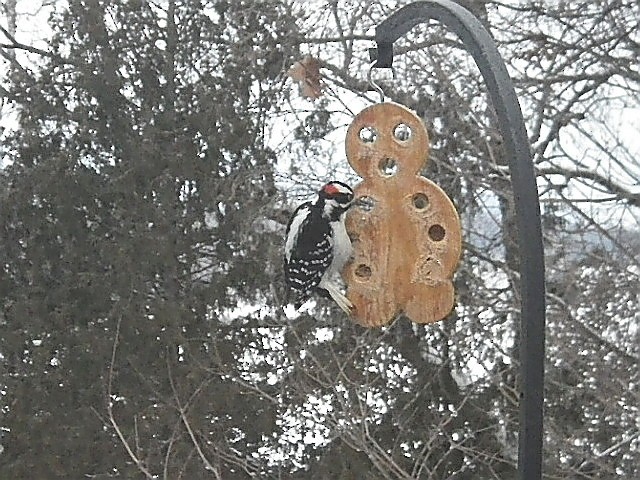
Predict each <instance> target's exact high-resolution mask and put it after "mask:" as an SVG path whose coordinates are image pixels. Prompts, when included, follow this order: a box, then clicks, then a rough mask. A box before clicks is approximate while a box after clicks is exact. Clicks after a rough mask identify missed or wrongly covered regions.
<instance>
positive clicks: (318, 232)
mask: <svg viewBox="0 0 640 480" xmlns="http://www.w3.org/2000/svg"><path fill="white" fill-rule="evenodd" d="M352 202H353V190H351V188H350V187H349V186H348V185H346V184H344V183H342V182H335V181H334V182H329V183H327V184H326V185H325V186H324V187H322V188H321V189H320V191H319V192H318V196H317V198H316V199H315V200H314V201H312V202H307V203H303V204H302V205H300V206H299V207H298V208H297V209H296V211H295V212H294V213H293V216H292V217H291V219H290V220H289V225H287V236H286V243H285V253H284V273H285V279H286V282H287V285H288V286H289V287H290V288H291V289H292V290H294V291H295V292H296V295H297V299H296V300H297V303H302V302H303V301H305V300H307V299H308V298H309V297H310V296H311V295H312V294H313V293H314V292H317V293H320V294H321V295H325V296H326V295H329V296H331V298H333V299H334V301H335V302H336V303H337V304H338V306H339V307H340V308H342V309H343V310H344V311H345V312H347V313H349V312H350V310H351V308H352V305H351V302H350V301H349V300H348V299H347V298H346V297H345V296H344V295H343V294H342V293H341V292H340V290H339V287H338V285H339V280H338V278H337V277H338V276H339V274H340V271H341V270H342V267H343V266H344V264H345V263H346V262H347V260H348V259H349V257H350V256H351V241H350V240H349V236H348V235H347V231H346V228H345V226H344V217H345V214H346V212H347V210H348V209H349V207H350V206H351V204H352Z"/></svg>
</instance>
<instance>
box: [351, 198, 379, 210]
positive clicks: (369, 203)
mask: <svg viewBox="0 0 640 480" xmlns="http://www.w3.org/2000/svg"><path fill="white" fill-rule="evenodd" d="M355 204H356V206H357V207H358V208H359V209H360V210H363V211H365V212H370V211H371V210H373V208H374V207H375V206H376V201H375V200H374V199H373V198H372V197H367V196H364V197H360V198H358V199H357V200H356V202H355Z"/></svg>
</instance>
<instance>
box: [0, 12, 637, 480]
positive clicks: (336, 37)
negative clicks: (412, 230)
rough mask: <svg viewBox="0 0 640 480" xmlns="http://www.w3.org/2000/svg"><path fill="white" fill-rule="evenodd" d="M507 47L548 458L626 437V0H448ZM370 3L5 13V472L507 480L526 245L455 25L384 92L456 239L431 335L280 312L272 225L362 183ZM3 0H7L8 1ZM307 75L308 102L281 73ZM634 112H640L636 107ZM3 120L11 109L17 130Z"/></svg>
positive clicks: (616, 446)
mask: <svg viewBox="0 0 640 480" xmlns="http://www.w3.org/2000/svg"><path fill="white" fill-rule="evenodd" d="M463 3H464V4H465V6H467V7H468V8H470V9H471V10H472V11H473V12H474V13H475V14H476V15H477V16H478V17H479V18H481V19H482V20H483V22H484V23H485V24H486V25H487V27H488V28H489V29H490V31H491V33H492V34H493V35H494V37H495V38H496V41H497V42H498V45H499V48H500V50H501V52H502V54H503V56H504V57H505V60H506V61H507V63H508V65H509V68H510V72H511V74H512V76H513V78H514V81H515V83H516V86H517V89H518V93H519V95H520V98H521V102H522V106H523V111H524V114H525V118H526V119H527V122H528V129H529V133H530V136H531V142H532V148H533V151H534V156H535V161H536V166H537V172H538V175H539V187H540V192H541V195H542V197H541V198H542V201H543V216H544V227H545V241H546V248H547V255H548V260H549V262H548V266H547V268H548V279H549V292H548V301H549V311H548V321H549V328H548V365H547V380H548V381H547V385H546V392H545V395H546V418H545V420H546V437H545V448H546V455H545V462H546V464H545V472H546V473H547V474H548V475H549V476H550V477H552V478H613V477H616V476H621V477H623V478H624V477H628V478H631V477H633V476H634V474H635V475H637V473H638V471H637V468H638V467H637V465H638V464H639V463H640V462H639V458H638V457H639V455H638V442H639V440H638V439H639V434H638V425H637V417H638V411H637V405H638V403H639V402H638V386H637V384H638V369H637V362H638V356H639V355H640V352H639V351H638V342H637V340H638V313H637V311H638V294H637V292H638V291H640V282H639V279H638V277H639V275H640V268H639V266H638V251H639V247H640V245H639V242H638V240H637V238H638V236H637V231H638V201H639V200H638V194H639V193H638V190H637V185H638V179H639V174H640V166H639V164H638V161H637V158H638V156H637V154H638V149H639V148H638V144H637V142H636V140H635V137H634V133H637V128H638V124H637V122H636V123H635V124H634V123H632V119H633V118H634V116H633V115H636V114H637V112H638V108H639V105H638V98H639V97H638V96H637V93H638V88H639V86H640V82H639V78H638V71H637V65H636V63H637V62H634V59H635V58H637V55H638V41H639V39H638V33H637V32H638V19H639V18H640V11H639V8H638V5H637V3H636V2H632V1H622V0H620V1H602V2H587V1H585V2H561V3H558V2H529V1H526V2H525V1H523V2H508V3H507V2H485V1H468V2H463ZM402 4H404V2H398V3H397V5H396V4H394V5H389V4H388V3H387V2H379V3H378V2H360V1H341V2H321V1H319V2H316V3H315V4H314V8H311V9H309V8H308V3H307V2H300V3H298V2H294V1H264V2H222V1H201V2H180V1H165V2H136V1H129V2H101V1H97V0H93V1H83V2H81V1H70V2H68V5H66V4H62V3H56V4H54V5H53V7H52V12H53V13H52V16H51V18H50V20H49V25H50V26H51V28H52V31H53V34H52V36H51V39H50V40H49V41H48V44H46V45H43V46H42V47H41V46H40V45H38V46H37V47H34V46H33V45H32V44H30V43H29V42H28V40H29V38H28V37H27V36H25V35H22V36H20V29H19V25H20V23H19V22H20V15H16V17H15V19H16V25H17V27H16V29H12V27H11V23H10V21H9V20H10V19H11V18H13V17H11V15H8V14H10V13H11V10H12V8H13V7H14V6H13V4H12V2H5V3H4V4H3V7H4V8H5V17H6V19H7V20H6V21H4V20H3V22H2V26H3V28H4V30H3V31H2V36H1V38H2V40H1V41H0V43H1V44H2V49H1V50H0V53H2V55H3V58H4V59H5V61H6V63H5V65H6V68H7V71H8V73H9V74H8V76H7V77H6V79H5V80H4V81H3V82H2V89H1V90H0V92H2V95H3V99H4V102H5V104H6V105H7V106H10V107H11V108H12V109H13V110H11V111H12V112H15V113H13V114H11V115H10V118H9V119H10V120H11V124H9V123H7V125H9V127H10V128H8V129H7V130H6V131H5V133H4V134H3V135H4V138H3V142H2V150H1V152H2V155H3V160H2V162H3V165H4V168H3V170H2V176H0V188H1V191H0V196H1V201H0V225H1V228H2V235H1V240H0V241H1V242H2V244H1V246H0V257H1V262H0V263H1V265H2V268H3V270H2V275H1V276H0V292H1V294H2V295H1V297H2V302H3V303H2V307H3V308H2V312H3V313H2V317H1V322H0V323H1V325H0V354H1V355H0V360H1V365H2V369H1V370H0V371H1V372H2V379H1V383H2V392H3V396H2V423H1V427H2V432H3V436H2V440H0V443H1V444H2V446H3V451H2V453H1V454H0V468H1V470H2V472H3V474H5V472H6V475H7V476H10V477H12V478H52V477H55V476H60V477H71V478H75V477H78V478H80V477H83V476H89V477H93V478H109V477H120V478H138V477H142V478H144V477H145V476H146V477H156V476H157V477H159V478H162V477H164V478H181V476H182V477H183V478H209V477H211V478H224V479H228V478H247V477H250V476H254V477H257V478H272V477H279V478H318V477H319V476H322V478H336V479H338V478H340V479H344V478H434V479H435V478H437V479H442V478H501V479H507V478H513V477H514V474H515V461H516V448H517V442H516V437H515V434H516V432H517V425H516V422H517V371H518V369H517V366H518V353H517V352H518V350H517V325H518V318H517V312H518V300H519V299H518V298H517V288H516V285H517V281H518V278H517V273H516V272H517V270H518V265H517V263H518V254H517V245H515V244H514V242H513V226H512V212H511V199H510V195H511V194H510V193H509V190H510V189H509V187H508V182H509V178H508V175H507V173H506V169H505V164H506V163H505V159H504V158H503V153H502V151H501V147H500V138H499V136H498V134H497V132H496V130H495V128H494V123H493V118H492V115H493V114H492V111H491V108H490V106H489V105H487V101H486V96H485V93H484V87H483V85H482V84H481V81H480V80H479V75H478V73H477V72H476V71H475V68H474V67H473V64H472V61H471V60H470V59H469V58H468V57H467V56H466V54H465V53H464V51H463V50H462V48H461V46H460V45H459V44H458V43H457V41H456V39H455V37H453V36H452V35H450V34H448V33H446V32H445V31H444V30H443V29H441V28H440V27H438V26H436V25H432V26H428V27H426V26H425V27H421V28H418V29H416V30H415V31H414V32H412V34H411V36H409V37H407V38H406V40H405V41H404V43H403V44H400V45H398V49H399V52H400V53H402V55H399V56H398V57H397V59H396V61H395V68H396V78H395V79H391V78H390V77H389V76H387V75H386V73H384V72H375V74H376V78H377V79H378V82H379V83H380V84H382V85H383V88H384V90H385V93H386V95H387V96H388V97H389V99H391V100H394V101H398V102H401V103H403V104H405V105H407V106H409V107H410V108H413V109H415V110H416V111H417V112H418V114H419V115H421V116H422V117H423V118H424V120H425V122H426V124H427V126H428V129H429V132H430V135H431V143H432V153H431V157H430V158H431V161H430V164H429V166H428V167H427V169H426V171H425V174H426V175H428V176H429V177H431V178H434V179H435V180H436V181H437V182H438V183H439V184H440V185H442V186H443V188H445V190H446V191H447V193H448V194H449V195H450V196H451V197H452V198H453V199H454V201H455V203H456V205H457V207H458V209H459V211H460V213H461V217H462V221H463V225H464V228H465V252H464V258H463V260H462V263H461V266H460V270H459V272H458V274H457V277H456V283H457V291H458V306H457V308H456V310H455V312H454V313H453V314H452V316H451V317H450V318H449V319H448V320H447V321H445V322H442V323H440V324H437V325H431V326H427V327H422V326H414V325H411V324H409V323H407V322H406V321H404V320H400V321H398V322H396V323H395V324H394V325H393V326H391V327H389V328H387V329H384V330H380V331H365V330H363V329H361V328H359V327H357V326H353V325H351V324H349V323H348V321H347V320H346V319H344V318H343V317H342V316H341V314H340V313H339V311H337V310H336V309H334V308H333V307H332V306H330V305H328V304H325V303H320V304H319V305H316V306H315V307H313V308H311V309H310V310H309V311H307V312H305V313H303V314H302V315H301V316H300V317H298V318H296V319H295V320H292V319H287V318H285V316H284V314H283V313H282V311H281V309H280V306H281V304H282V302H283V298H284V297H283V295H284V292H283V290H282V281H281V271H280V244H281V241H282V236H283V224H284V222H285V221H286V217H287V215H288V212H289V211H290V209H291V207H292V205H293V203H295V202H296V201H298V200H299V199H300V197H301V196H306V195H309V194H311V193H312V192H313V191H314V190H315V188H316V187H317V186H318V185H319V184H320V182H322V181H323V180H325V179H326V178H327V177H328V176H334V175H338V176H341V177H342V176H346V177H347V178H349V179H350V180H352V181H357V179H356V178H354V177H353V175H352V174H350V173H349V170H348V167H347V164H346V161H345V160H344V154H343V153H342V145H341V142H342V140H343V135H344V128H345V127H346V125H348V123H349V121H350V117H351V115H352V114H353V112H357V111H358V110H359V108H361V107H362V106H364V105H366V104H367V102H369V101H375V100H377V95H375V94H374V93H372V92H368V93H367V92H366V90H367V84H366V81H365V80H364V79H365V78H366V70H367V67H366V64H367V63H368V62H367V52H366V47H368V46H369V43H368V42H367V41H366V38H367V34H370V33H372V27H373V26H375V25H376V24H377V23H378V22H379V21H380V20H381V19H383V18H385V17H386V15H388V14H389V13H391V12H392V11H393V10H394V9H395V8H396V6H398V5H402ZM19 7H20V2H17V8H18V11H19ZM305 54H310V55H312V56H313V57H314V58H317V59H318V60H319V61H320V62H321V65H322V67H323V68H322V73H323V82H324V84H325V94H324V96H323V97H322V98H321V99H319V100H317V101H315V102H310V101H306V100H303V99H300V98H299V97H298V96H297V94H296V93H295V90H294V89H292V86H291V85H290V84H289V83H288V82H287V81H286V76H285V75H284V72H286V70H287V69H288V68H289V67H290V66H291V65H292V64H293V62H295V61H296V60H299V59H300V58H302V56H303V55H305ZM634 112H635V113H634ZM9 113H10V112H8V113H5V119H6V118H8V117H7V115H9Z"/></svg>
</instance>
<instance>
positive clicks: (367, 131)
mask: <svg viewBox="0 0 640 480" xmlns="http://www.w3.org/2000/svg"><path fill="white" fill-rule="evenodd" d="M358 137H360V140H361V141H362V142H363V143H373V142H375V141H376V138H378V132H376V129H375V128H373V127H362V128H361V129H360V132H359V133H358Z"/></svg>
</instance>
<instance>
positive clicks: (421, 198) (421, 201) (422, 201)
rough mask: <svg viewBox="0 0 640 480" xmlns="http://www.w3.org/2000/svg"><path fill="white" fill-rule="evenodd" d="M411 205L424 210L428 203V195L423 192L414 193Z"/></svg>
mask: <svg viewBox="0 0 640 480" xmlns="http://www.w3.org/2000/svg"><path fill="white" fill-rule="evenodd" d="M411 201H412V202H413V206H414V207H416V208H417V209H418V210H424V209H425V208H427V206H428V205H429V197H427V196H426V195H425V194H424V193H416V194H415V195H414V196H413V198H412V199H411Z"/></svg>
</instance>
